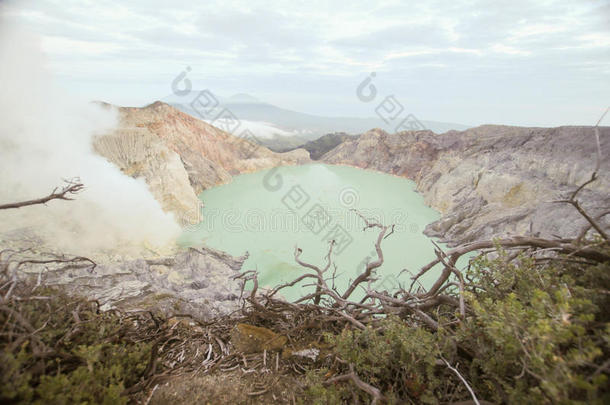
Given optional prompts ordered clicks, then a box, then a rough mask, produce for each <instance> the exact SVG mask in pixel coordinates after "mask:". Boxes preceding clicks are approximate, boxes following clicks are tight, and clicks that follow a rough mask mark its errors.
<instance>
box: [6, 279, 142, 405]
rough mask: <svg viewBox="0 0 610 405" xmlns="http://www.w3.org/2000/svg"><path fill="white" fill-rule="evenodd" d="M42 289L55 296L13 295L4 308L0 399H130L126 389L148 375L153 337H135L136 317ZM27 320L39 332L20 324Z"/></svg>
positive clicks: (115, 401)
mask: <svg viewBox="0 0 610 405" xmlns="http://www.w3.org/2000/svg"><path fill="white" fill-rule="evenodd" d="M43 294H44V295H47V296H50V297H51V299H49V300H38V299H26V300H21V301H12V302H9V303H8V304H6V306H5V307H3V310H2V311H0V323H1V324H3V325H5V327H4V333H3V338H2V339H3V340H2V346H1V349H2V351H1V352H0V402H3V403H5V402H6V403H15V404H26V403H28V404H29V403H35V404H46V403H52V404H74V403H78V404H97V403H100V404H126V403H127V401H128V398H127V397H126V396H122V393H123V392H124V390H125V388H127V387H131V386H133V385H135V384H137V383H138V382H139V381H140V380H141V378H142V377H143V375H144V372H145V370H146V367H147V365H148V363H149V359H150V357H151V346H152V345H151V343H147V342H139V341H137V340H136V339H134V338H132V337H133V336H131V335H134V334H135V331H134V330H133V329H134V328H135V326H134V324H133V321H127V322H125V321H124V320H123V319H121V317H120V316H119V315H118V314H115V313H111V312H107V313H97V311H96V310H95V304H93V303H90V302H87V301H85V300H83V299H74V298H71V297H68V296H65V295H63V294H60V293H58V292H55V291H52V290H46V291H44V292H43ZM41 295H42V294H41ZM16 317H18V318H20V319H21V320H20V321H15V318H16ZM24 325H29V326H28V327H29V328H32V329H33V330H34V333H24V331H23V330H20V329H22V328H23V327H24ZM9 330H12V333H13V336H12V338H10V336H11V333H9V332H7V331H9ZM16 343H18V346H17V347H15V344H16Z"/></svg>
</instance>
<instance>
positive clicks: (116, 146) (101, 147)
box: [94, 101, 310, 224]
mask: <svg viewBox="0 0 610 405" xmlns="http://www.w3.org/2000/svg"><path fill="white" fill-rule="evenodd" d="M108 108H112V107H110V106H108ZM118 111H119V126H118V128H117V129H116V130H115V131H114V132H112V133H110V134H107V135H104V136H101V137H98V139H97V140H96V142H95V145H94V148H95V150H96V152H97V153H99V154H100V155H102V156H104V157H105V158H106V159H108V160H109V161H111V162H112V163H114V164H115V165H117V166H118V167H119V168H120V169H121V170H122V171H123V172H124V173H125V174H127V175H129V176H132V177H135V178H143V179H144V180H145V181H146V183H147V184H148V185H149V188H150V190H151V191H152V193H153V195H154V196H155V198H156V199H157V200H158V201H159V202H160V203H161V205H162V207H163V208H164V209H165V210H167V211H171V212H174V213H175V214H176V216H177V219H178V220H179V221H180V222H181V223H182V224H185V223H192V222H193V221H196V220H197V215H198V209H199V208H198V201H197V195H198V194H199V193H201V192H202V191H203V190H205V189H207V188H209V187H213V186H215V185H219V184H223V183H227V182H229V181H230V180H231V178H232V176H233V175H238V174H242V173H249V172H254V171H257V170H262V169H266V168H270V167H274V166H280V165H292V164H301V163H307V162H309V161H310V159H309V153H308V152H307V151H306V150H303V149H297V150H294V151H291V152H287V153H275V152H272V151H270V150H269V149H267V148H265V147H263V146H260V145H257V144H254V143H253V142H251V141H249V140H246V139H242V138H238V137H235V136H233V135H231V134H229V133H227V132H224V131H221V130H220V129H218V128H215V127H213V126H212V125H209V124H207V123H206V122H203V121H201V120H198V119H196V118H193V117H191V116H190V115H188V114H185V113H183V112H181V111H179V110H177V109H175V108H173V107H171V106H169V105H167V104H165V103H162V102H159V101H157V102H155V103H153V104H151V105H149V106H147V107H144V108H135V107H121V108H118Z"/></svg>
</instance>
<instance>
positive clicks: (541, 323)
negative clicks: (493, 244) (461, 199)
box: [308, 251, 610, 404]
mask: <svg viewBox="0 0 610 405" xmlns="http://www.w3.org/2000/svg"><path fill="white" fill-rule="evenodd" d="M465 276H466V279H467V280H471V282H469V283H467V287H466V293H465V298H466V304H467V307H468V313H467V315H466V317H465V319H463V320H460V319H459V317H458V316H457V314H455V317H452V319H443V317H439V316H438V314H440V313H445V314H446V313H448V309H449V308H448V307H441V308H439V309H438V310H437V311H436V312H435V314H433V315H436V317H437V319H438V320H439V324H440V325H444V326H442V327H441V328H440V329H439V330H437V331H433V330H430V329H427V328H424V327H421V326H410V325H411V324H412V322H411V321H412V318H411V316H410V315H405V316H402V319H399V318H396V317H389V318H387V319H384V320H382V321H381V322H380V325H379V326H378V327H376V328H375V329H372V328H370V327H369V328H367V329H366V330H362V331H360V330H356V331H348V330H346V331H344V332H343V333H341V334H339V335H331V336H327V339H328V340H329V341H330V342H331V343H333V344H334V353H335V354H336V355H337V356H338V357H339V358H340V359H342V360H344V361H346V362H349V363H351V364H353V366H354V371H355V372H356V374H357V375H358V376H359V377H360V378H361V379H362V380H363V381H365V382H367V383H369V384H371V385H373V386H375V387H377V388H379V389H380V390H381V392H382V393H383V394H384V395H385V396H386V399H387V401H388V403H438V402H439V401H455V400H468V399H470V394H469V393H468V391H467V390H466V388H465V386H464V384H463V383H462V382H461V381H460V380H459V379H458V378H457V376H456V375H455V374H454V373H453V372H452V371H451V370H449V369H448V367H446V365H445V364H444V362H443V360H442V359H447V360H448V361H449V363H450V364H453V365H455V364H456V363H459V371H460V373H461V374H462V375H463V376H464V377H465V378H466V380H467V381H468V382H469V384H470V385H471V386H472V388H473V390H474V392H475V393H476V394H477V397H478V399H479V400H483V399H484V400H488V401H492V402H494V403H549V404H550V403H582V404H584V403H587V404H602V403H609V401H610V396H609V391H610V390H609V383H608V370H607V366H608V365H607V363H605V362H607V361H608V358H609V357H610V356H609V353H610V345H609V342H610V323H609V315H610V314H608V308H610V302H609V294H608V291H609V290H610V288H609V287H610V266H609V264H608V263H605V264H599V265H595V266H593V265H588V264H579V263H577V264H574V263H571V262H560V261H553V262H548V263H546V264H541V263H536V262H535V261H534V260H532V259H526V258H519V259H518V260H516V261H512V262H509V261H508V260H507V254H506V253H505V252H502V251H500V252H499V255H498V257H497V258H495V259H493V260H491V259H486V258H479V259H477V260H476V261H475V262H474V263H473V264H472V266H471V267H470V269H469V270H468V271H467V272H466V273H465ZM451 320H453V322H449V321H451ZM456 325H457V326H456ZM604 367H606V368H604ZM327 372H328V370H327V369H323V370H320V371H318V372H314V373H311V374H310V375H309V377H308V379H309V382H310V385H309V389H308V395H309V396H310V398H311V399H312V400H314V399H315V398H324V400H328V401H327V402H328V403H333V402H335V403H341V402H343V403H348V402H351V401H352V400H353V395H354V392H355V391H356V392H357V391H358V390H357V389H356V388H355V387H354V386H353V385H352V384H351V383H340V384H335V385H332V386H325V385H323V384H322V381H323V380H324V378H323V374H324V373H327ZM343 372H345V368H343V369H342V371H336V373H337V374H340V373H343ZM356 395H357V396H358V397H359V398H360V400H363V401H368V400H370V396H369V395H368V394H366V393H364V392H363V391H360V392H358V393H357V394H356Z"/></svg>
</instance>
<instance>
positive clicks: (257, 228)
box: [180, 164, 439, 299]
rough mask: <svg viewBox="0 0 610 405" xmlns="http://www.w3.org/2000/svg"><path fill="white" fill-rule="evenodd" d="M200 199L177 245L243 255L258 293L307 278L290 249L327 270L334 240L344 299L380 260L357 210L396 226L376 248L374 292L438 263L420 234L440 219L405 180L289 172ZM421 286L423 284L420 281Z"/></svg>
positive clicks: (295, 292)
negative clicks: (367, 266)
mask: <svg viewBox="0 0 610 405" xmlns="http://www.w3.org/2000/svg"><path fill="white" fill-rule="evenodd" d="M199 197H200V199H201V200H202V201H203V204H204V208H203V212H202V218H203V221H202V222H201V223H200V224H198V225H196V226H190V227H187V228H186V229H185V231H184V233H183V235H182V237H181V239H180V242H181V244H183V245H186V246H197V245H201V244H202V243H205V244H206V245H207V246H210V247H213V248H216V249H219V250H223V251H226V252H228V253H230V254H232V255H242V254H244V253H245V252H246V251H248V252H249V254H250V256H249V258H248V260H247V261H246V262H245V264H244V266H243V268H242V270H243V271H245V270H251V269H253V270H257V271H258V272H259V282H260V284H261V286H265V287H272V286H275V285H278V284H281V283H284V282H287V281H291V280H292V279H295V278H296V277H298V276H299V275H301V274H304V269H303V268H301V267H300V266H299V265H298V264H297V263H296V262H295V260H294V250H295V246H298V247H299V248H301V249H303V253H302V255H301V259H302V260H304V261H306V262H308V263H312V264H315V265H318V266H320V267H324V265H325V256H326V254H327V251H328V245H329V241H330V240H332V239H335V240H336V242H337V244H336V246H335V253H334V254H333V262H334V263H335V265H336V272H337V285H338V286H339V290H340V291H343V289H344V288H345V286H346V285H347V283H348V281H349V280H350V279H353V278H355V276H356V274H357V273H359V272H361V271H362V270H363V269H364V263H366V261H367V260H368V261H374V260H376V258H377V256H376V254H375V250H374V244H375V240H376V239H377V237H378V233H379V230H378V229H377V228H372V229H368V230H366V231H363V228H364V222H363V221H362V219H361V218H359V217H358V215H357V214H356V213H355V212H354V210H358V211H359V212H361V213H362V214H363V215H365V216H366V217H374V218H377V219H378V220H379V221H380V222H381V223H383V224H395V228H394V233H393V234H392V235H390V236H389V237H388V238H387V239H385V240H384V241H383V243H382V245H381V246H382V249H383V252H384V256H385V257H384V259H385V261H384V264H383V265H382V266H381V267H380V268H379V269H378V270H377V275H378V278H379V281H378V284H377V285H378V286H383V288H388V289H391V288H393V287H395V286H396V280H397V277H396V276H398V273H400V271H401V270H403V269H405V268H406V269H408V270H409V271H410V272H411V273H413V274H414V273H416V272H417V271H418V270H419V269H420V268H421V266H423V265H425V264H426V263H428V262H429V261H431V260H433V259H434V258H435V255H434V246H433V244H432V242H431V241H430V239H429V238H428V237H426V236H425V235H423V233H422V231H423V229H424V227H425V226H426V225H427V224H429V223H430V222H433V221H435V220H436V219H438V218H439V213H438V212H436V211H435V210H433V209H431V208H429V207H427V206H426V205H425V204H424V200H423V198H422V197H421V196H420V195H419V194H418V193H417V192H416V191H415V183H413V182H412V181H410V180H406V179H404V178H400V177H395V176H390V175H387V174H382V173H377V172H372V171H367V170H362V169H357V168H352V167H346V166H331V165H324V164H311V165H304V166H289V167H281V168H275V169H270V170H265V171H261V172H258V173H254V174H245V175H240V176H237V177H234V178H233V181H232V182H231V183H229V184H226V185H222V186H218V187H214V188H211V189H208V190H206V191H204V192H203V193H202V194H201V195H200V196H199ZM367 258H368V259H367ZM332 270H333V268H332V267H331V270H330V271H329V273H330V272H331V271H332ZM329 276H330V274H329ZM409 276H410V275H409V273H405V274H403V275H402V276H401V277H400V278H398V280H400V281H401V282H407V283H408V282H409ZM430 276H432V274H430ZM422 282H423V284H424V285H425V284H426V280H425V278H424V279H423V280H422ZM282 294H283V295H284V296H285V297H286V298H289V299H293V298H298V297H300V296H302V294H303V292H302V291H301V289H300V288H293V289H291V290H290V291H288V290H283V292H282Z"/></svg>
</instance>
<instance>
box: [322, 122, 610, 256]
mask: <svg viewBox="0 0 610 405" xmlns="http://www.w3.org/2000/svg"><path fill="white" fill-rule="evenodd" d="M600 135H601V146H602V155H603V158H602V162H601V168H600V173H601V177H600V178H599V180H597V181H596V182H594V183H593V184H591V185H590V186H589V187H587V188H586V189H585V190H584V191H583V192H582V193H581V194H580V199H581V200H582V202H583V204H584V206H585V207H586V208H588V209H589V210H590V211H591V212H592V213H593V214H594V215H599V214H601V213H602V212H603V211H604V210H605V209H607V208H608V207H610V179H609V178H608V176H607V173H608V172H609V170H608V169H609V168H610V159H609V158H608V157H609V156H610V128H607V127H605V128H601V129H600ZM595 152H596V146H595V139H594V132H593V128H591V127H560V128H521V127H509V126H492V125H486V126H481V127H477V128H472V129H469V130H466V131H462V132H458V131H450V132H447V133H445V134H442V135H436V134H434V133H432V132H430V131H417V132H402V133H398V134H388V133H386V132H384V131H382V130H379V129H376V130H371V131H369V132H367V133H365V134H363V135H361V136H360V137H359V138H357V139H355V140H347V141H345V142H343V143H342V144H340V145H339V146H337V147H336V148H334V149H332V150H331V151H329V152H327V153H326V154H325V155H324V156H323V157H322V158H321V160H322V161H323V162H326V163H332V164H345V165H351V166H356V167H361V168H368V169H374V170H379V171H382V172H385V173H390V174H394V175H398V176H402V177H406V178H409V179H411V180H414V181H415V182H416V184H417V190H418V191H419V192H420V193H422V194H423V196H424V198H425V201H426V203H427V204H429V205H430V206H431V207H433V208H435V209H437V210H438V211H440V212H441V213H442V217H441V219H439V220H438V221H436V222H434V223H432V224H430V225H429V226H428V227H427V228H426V230H425V233H426V234H427V235H429V236H438V237H441V238H442V239H445V240H446V241H448V242H450V243H451V244H457V243H463V242H469V241H473V240H480V239H486V238H489V237H492V236H500V235H509V234H516V233H518V234H532V235H539V236H545V237H553V236H554V235H562V236H574V235H576V234H577V233H578V231H579V229H580V228H581V227H582V226H583V225H584V220H583V219H582V218H581V217H580V216H579V215H578V214H577V213H576V211H575V210H574V208H573V207H571V206H568V205H567V204H559V203H553V202H551V201H553V200H556V199H559V198H560V197H562V196H565V195H566V194H567V193H568V192H570V191H572V190H574V189H575V187H576V186H577V185H579V184H581V183H582V182H584V181H585V180H586V179H587V178H588V177H590V175H591V172H592V170H593V168H594V166H595ZM602 221H605V222H604V223H605V225H608V220H607V218H605V219H603V220H602Z"/></svg>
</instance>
